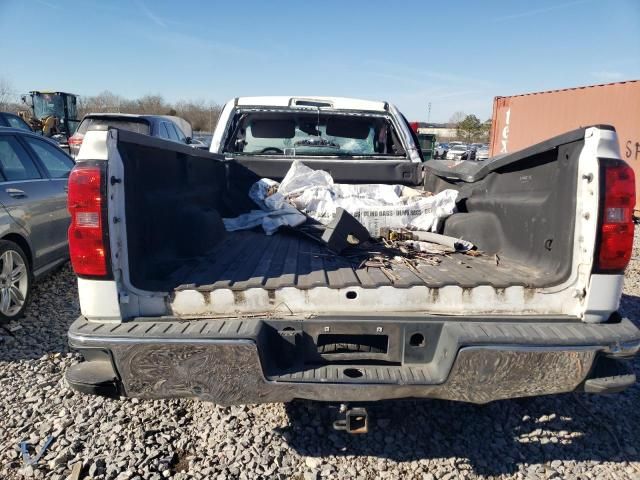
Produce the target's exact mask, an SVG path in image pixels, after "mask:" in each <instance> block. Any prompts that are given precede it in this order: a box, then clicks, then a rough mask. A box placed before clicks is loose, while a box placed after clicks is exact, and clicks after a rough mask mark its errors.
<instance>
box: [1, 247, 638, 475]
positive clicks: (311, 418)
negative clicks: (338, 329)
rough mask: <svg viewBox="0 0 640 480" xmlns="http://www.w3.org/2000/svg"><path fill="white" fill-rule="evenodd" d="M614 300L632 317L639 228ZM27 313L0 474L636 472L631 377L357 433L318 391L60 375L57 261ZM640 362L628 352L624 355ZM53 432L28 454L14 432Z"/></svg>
mask: <svg viewBox="0 0 640 480" xmlns="http://www.w3.org/2000/svg"><path fill="white" fill-rule="evenodd" d="M636 244H637V245H636V252H635V253H634V255H635V257H634V260H633V261H632V265H631V266H630V268H629V270H628V272H627V276H626V281H625V294H624V297H623V300H622V307H621V311H622V313H623V315H625V316H628V317H630V318H632V319H640V251H638V247H639V246H640V236H637V237H636ZM33 298H34V301H33V303H32V305H31V307H30V308H29V311H28V314H27V318H25V319H24V320H23V321H22V322H20V323H19V324H12V325H9V329H10V334H9V333H7V332H0V333H1V334H2V341H1V342H0V389H1V391H2V396H1V398H0V478H2V479H7V480H10V479H16V478H52V479H66V478H67V477H68V475H69V474H70V472H71V469H72V467H73V466H74V464H76V463H78V462H81V463H82V465H83V468H82V472H81V477H80V478H83V479H86V478H95V479H114V478H117V479H118V480H123V479H143V478H144V479H161V478H177V479H178V478H181V479H186V478H197V479H209V478H219V479H223V478H225V479H226V478H243V479H244V478H295V479H300V480H302V479H304V480H309V479H319V478H338V479H342V478H345V479H346V478H389V479H396V478H419V479H434V478H438V479H455V478H569V479H571V478H575V479H585V478H594V479H595V478H597V479H608V478H611V479H626V478H629V479H630V478H640V387H639V386H635V387H633V388H631V389H629V390H627V391H626V392H624V393H622V394H618V395H615V396H600V397H598V396H589V395H581V394H576V395H574V394H568V395H561V396H553V397H545V398H536V399H519V400H513V401H501V402H496V403H493V404H490V405H486V406H474V405H465V404H456V403H451V402H444V401H423V402H395V403H383V404H379V405H377V406H376V407H375V408H373V409H371V410H370V413H371V415H372V418H373V428H372V432H371V433H370V434H369V435H366V436H362V437H349V436H346V435H344V434H341V433H339V432H334V431H333V430H331V429H330V428H329V425H330V420H331V418H330V411H329V410H327V409H326V408H321V407H319V406H318V405H317V404H313V403H308V402H298V403H294V404H291V405H282V404H275V405H262V406H240V407H233V408H222V407H217V406H215V405H211V404H206V403H200V402H196V401H189V400H180V401H178V400H174V401H155V402H142V401H136V400H131V399H123V400H120V401H115V400H106V399H102V398H97V397H89V396H84V395H81V394H78V393H75V392H73V391H71V390H70V389H69V388H67V387H66V386H65V383H64V380H63V372H64V370H65V368H66V367H67V366H68V365H70V364H72V363H73V362H76V361H77V357H76V356H75V355H74V354H72V353H69V350H68V348H67V345H66V330H67V327H68V325H69V324H70V323H71V322H72V321H73V320H74V319H75V318H76V317H77V316H78V314H79V307H78V301H77V292H76V287H75V278H74V276H73V275H72V273H71V272H70V270H69V268H68V267H65V268H64V269H63V270H61V271H59V272H57V273H56V274H54V275H52V276H51V277H49V278H48V279H47V280H46V281H44V282H42V283H41V284H40V285H38V287H37V290H36V292H35V295H34V297H33ZM634 368H635V370H636V373H637V374H640V360H635V361H634ZM49 434H52V435H54V437H55V440H54V442H53V443H52V444H51V446H50V447H49V448H48V450H47V451H46V453H45V455H44V456H43V458H42V459H41V460H40V462H39V464H38V466H37V467H35V468H34V467H31V466H25V464H23V462H22V459H21V455H20V452H19V446H18V445H19V443H20V441H22V440H27V441H28V442H30V443H31V444H33V445H36V446H38V449H39V447H40V446H41V445H42V444H43V443H44V441H45V439H46V437H47V436H48V435H49Z"/></svg>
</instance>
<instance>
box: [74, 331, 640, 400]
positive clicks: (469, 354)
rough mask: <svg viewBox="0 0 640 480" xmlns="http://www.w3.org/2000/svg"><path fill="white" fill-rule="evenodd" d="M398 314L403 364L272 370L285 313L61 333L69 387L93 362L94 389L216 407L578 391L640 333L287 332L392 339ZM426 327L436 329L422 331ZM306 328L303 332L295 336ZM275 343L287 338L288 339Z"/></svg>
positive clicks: (82, 383) (638, 340) (86, 379)
mask: <svg viewBox="0 0 640 480" xmlns="http://www.w3.org/2000/svg"><path fill="white" fill-rule="evenodd" d="M334 322H335V323H334ZM338 322H341V323H338ZM385 322H389V323H385ZM400 322H404V323H402V325H404V326H403V328H400V327H398V328H396V329H395V331H397V332H398V333H397V338H395V340H394V341H397V342H398V343H399V347H400V348H398V349H395V350H396V351H397V352H399V353H398V354H399V355H401V356H402V358H404V359H405V360H404V361H402V362H396V363H393V362H386V363H385V362H373V364H364V365H363V364H362V363H356V362H353V364H349V362H344V361H342V362H339V363H328V364H316V365H304V364H302V363H300V362H295V361H294V363H293V364H292V365H289V366H287V367H284V368H281V367H279V366H277V365H274V362H273V358H271V356H270V354H269V352H270V351H271V350H270V349H271V348H273V347H274V345H273V343H274V338H275V339H278V338H281V337H280V336H279V335H278V333H280V330H278V329H279V328H280V327H282V328H285V325H290V324H291V323H292V322H290V321H283V322H282V323H278V322H275V327H274V325H273V322H271V323H270V322H268V321H266V320H265V321H263V320H255V319H254V320H232V321H230V320H226V321H224V320H200V321H191V322H180V321H155V322H132V323H125V324H120V325H114V324H96V323H93V322H87V321H86V320H84V319H79V320H78V321H76V322H75V323H74V324H73V325H72V327H71V330H70V333H69V339H70V344H71V346H72V347H73V348H76V349H78V350H80V351H81V352H82V353H83V354H84V356H85V358H86V359H87V361H86V362H83V363H80V364H78V365H76V366H74V367H75V370H74V367H72V368H71V369H70V371H69V372H68V374H67V379H68V380H69V383H70V384H71V385H72V386H74V387H76V388H77V389H78V390H82V391H86V392H90V393H98V392H94V391H93V390H92V389H91V388H88V387H87V385H89V384H91V378H92V373H91V372H92V370H93V369H94V368H93V367H92V362H94V366H96V367H98V366H100V369H99V370H100V371H101V374H100V375H99V379H100V382H101V384H102V386H104V382H105V381H107V382H112V383H113V385H114V386H115V388H117V389H118V394H122V395H126V396H131V397H139V398H148V399H156V398H172V397H195V398H199V399H202V400H207V401H211V402H215V403H219V404H225V405H229V404H244V403H264V402H287V401H290V400H293V399H295V398H303V399H311V400H320V401H341V402H347V401H348V402H363V401H376V400H383V399H399V398H438V399H447V400H459V401H465V402H472V403H487V402H491V401H493V400H499V399H505V398H515V397H525V396H535V395H546V394H554V393H562V392H569V391H574V390H576V389H582V388H585V385H587V384H588V382H589V381H590V379H592V377H593V372H594V371H595V368H594V367H595V365H596V364H597V363H598V359H599V358H607V359H611V358H612V357H616V358H620V357H623V356H629V355H633V354H635V353H636V352H637V350H638V348H639V347H640V332H639V331H638V329H637V328H636V327H635V326H634V325H633V324H632V323H631V322H629V321H628V320H623V321H622V322H621V323H619V324H615V325H587V324H577V323H576V322H571V323H566V324H565V323H558V322H546V323H545V322H535V323H531V322H519V323H507V324H505V323H497V322H490V321H488V322H486V323H484V322H460V321H447V320H442V319H433V320H430V321H426V322H425V321H415V322H408V323H407V321H406V319H403V320H401V321H397V322H394V321H392V320H389V319H386V320H385V321H380V320H375V321H374V320H367V321H364V322H363V321H361V320H359V321H357V322H355V323H350V321H349V320H340V319H335V320H332V321H329V320H322V319H317V320H313V321H308V320H303V321H300V322H296V325H297V327H299V330H295V329H292V330H289V332H291V331H293V332H296V331H299V332H302V333H301V334H305V335H308V337H309V338H311V339H313V338H314V334H315V332H316V331H323V328H326V327H323V325H325V324H330V325H332V328H334V330H335V329H336V327H334V325H341V326H343V327H345V328H350V327H351V326H352V327H353V329H356V330H357V331H362V330H365V331H366V330H367V328H369V327H370V328H371V329H373V331H375V329H376V328H380V327H379V325H380V324H382V325H384V327H383V328H382V331H384V332H389V333H390V345H391V339H392V338H394V334H393V333H394V329H393V328H392V326H393V325H396V326H397V325H398V324H399V323H400ZM434 323H435V324H438V325H440V327H439V329H435V328H432V327H433V324H434ZM308 324H310V326H308ZM427 324H431V327H429V328H431V330H428V329H427V330H425V331H431V332H436V331H437V334H436V333H433V335H431V337H432V338H433V341H434V342H436V343H437V345H434V347H433V348H432V354H430V355H426V357H424V358H423V359H420V358H417V359H416V357H415V355H414V356H413V357H410V356H407V355H408V353H407V352H406V349H407V348H408V347H407V346H406V345H405V344H404V340H405V336H406V332H411V331H414V330H417V329H420V328H427ZM101 325H102V326H101ZM220 325H223V326H222V327H221V328H220V329H219V330H218V327H219V326H220ZM406 325H409V327H407V328H405V327H406ZM304 327H308V328H309V332H303V330H304ZM273 328H275V332H276V336H269V335H270V334H269V332H267V331H265V329H266V330H269V331H270V329H273ZM324 331H326V330H324ZM289 337H290V335H289ZM427 339H429V337H427ZM275 341H277V340H275ZM285 341H287V342H289V343H288V344H289V345H290V344H291V338H288V339H286V340H285ZM285 347H286V346H285V345H284V344H283V345H282V346H278V345H276V346H275V348H277V349H280V348H285ZM391 350H392V349H391V348H390V351H391ZM301 352H302V353H304V352H303V351H301ZM390 354H391V353H390ZM106 364H109V365H111V368H112V372H113V375H112V376H111V377H112V378H109V375H106V376H105V374H104V371H105V365H106ZM80 370H82V372H80ZM80 373H82V375H80ZM83 375H84V376H83ZM80 378H81V379H82V380H79V379H80ZM96 378H97V377H96ZM616 378H621V377H620V376H619V375H617V376H616ZM634 381H635V377H634V376H629V374H627V375H626V377H624V382H623V383H624V385H622V384H621V383H620V381H614V382H613V384H614V386H615V387H616V389H617V390H620V389H622V388H624V387H625V386H628V384H632V383H633V382H634ZM85 387H87V388H85ZM587 390H589V389H588V388H587ZM609 390H611V391H614V390H613V389H611V388H610V389H609ZM594 391H595V390H594ZM604 391H607V388H605V389H604Z"/></svg>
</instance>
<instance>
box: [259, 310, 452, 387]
mask: <svg viewBox="0 0 640 480" xmlns="http://www.w3.org/2000/svg"><path fill="white" fill-rule="evenodd" d="M442 326H443V324H442V322H419V321H390V320H386V321H375V320H365V321H363V320H358V321H352V320H346V319H345V320H341V319H336V320H333V319H332V320H331V321H323V320H320V319H311V320H304V321H294V322H291V321H286V320H285V321H269V322H267V323H266V328H265V329H264V330H265V332H264V335H261V339H260V340H259V342H258V343H259V350H260V352H261V357H262V361H263V365H264V367H265V373H266V374H267V376H268V377H271V376H278V375H280V374H282V372H296V371H304V370H309V369H314V368H319V367H326V366H336V367H342V366H349V365H353V366H390V367H393V366H395V367H400V366H403V365H409V364H411V365H416V366H420V365H428V364H429V363H430V362H431V361H432V360H433V358H434V353H435V351H436V348H437V345H438V342H439V339H440V335H441V333H442Z"/></svg>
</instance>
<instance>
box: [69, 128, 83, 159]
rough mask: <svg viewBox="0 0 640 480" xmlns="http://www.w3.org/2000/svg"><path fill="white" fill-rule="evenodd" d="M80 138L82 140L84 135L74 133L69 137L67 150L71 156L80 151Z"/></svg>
mask: <svg viewBox="0 0 640 480" xmlns="http://www.w3.org/2000/svg"><path fill="white" fill-rule="evenodd" d="M82 140H84V135H81V134H79V133H76V134H75V135H74V136H72V137H69V152H70V153H71V156H72V157H74V158H75V157H76V155H78V152H79V151H80V147H81V146H82Z"/></svg>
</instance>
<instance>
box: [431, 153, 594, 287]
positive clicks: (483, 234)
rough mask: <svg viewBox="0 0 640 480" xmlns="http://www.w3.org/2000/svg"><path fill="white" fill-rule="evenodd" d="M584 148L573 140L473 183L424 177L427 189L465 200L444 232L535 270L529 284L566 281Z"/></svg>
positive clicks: (549, 283)
mask: <svg viewBox="0 0 640 480" xmlns="http://www.w3.org/2000/svg"><path fill="white" fill-rule="evenodd" d="M582 146H583V142H582V141H579V142H571V143H568V144H564V145H560V146H559V147H558V148H554V149H551V150H547V151H544V152H541V153H538V154H536V155H533V156H527V157H525V158H523V159H520V160H518V161H516V162H514V163H511V164H508V165H506V166H504V167H502V168H500V169H499V170H497V171H493V172H491V173H489V174H488V175H487V176H486V177H484V178H483V179H482V180H479V181H477V182H474V183H464V182H459V183H456V184H451V183H449V182H447V181H444V180H442V179H440V178H439V177H434V176H429V177H427V181H426V186H427V189H429V190H432V191H436V192H437V191H440V190H443V189H445V188H452V187H453V188H457V189H458V190H459V191H460V194H461V197H462V198H463V199H464V200H463V202H462V203H461V204H459V210H460V213H456V214H454V215H452V216H451V217H449V218H448V219H447V220H446V221H445V225H444V233H445V234H447V235H452V236H455V237H460V238H464V239H467V240H470V241H472V242H474V243H475V244H476V245H477V246H478V248H479V249H480V250H482V251H484V252H486V253H489V254H497V255H498V257H503V261H504V262H505V266H506V267H507V268H508V263H507V260H506V259H508V258H514V259H515V258H517V259H519V260H524V261H526V263H527V264H528V265H531V266H536V267H538V271H539V274H538V275H537V276H535V277H533V278H531V279H530V282H531V286H549V285H555V284H559V283H561V282H562V281H564V280H566V279H567V278H568V276H569V274H570V272H571V258H572V249H573V236H574V224H575V221H574V219H575V212H576V187H577V184H576V182H577V169H578V157H579V155H580V152H581V149H582ZM499 261H500V260H499V259H498V262H499Z"/></svg>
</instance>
